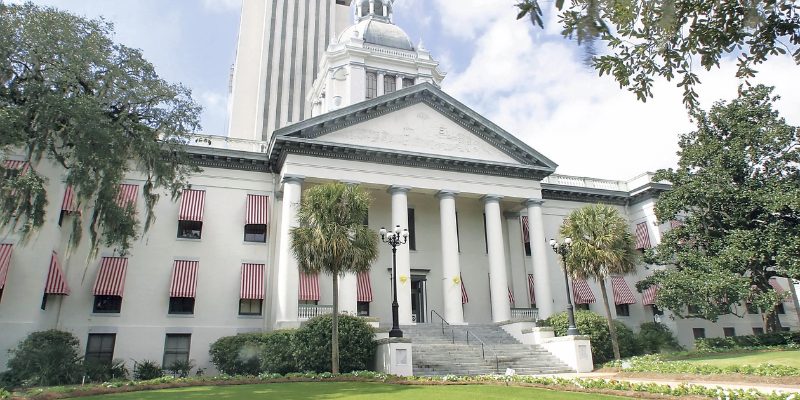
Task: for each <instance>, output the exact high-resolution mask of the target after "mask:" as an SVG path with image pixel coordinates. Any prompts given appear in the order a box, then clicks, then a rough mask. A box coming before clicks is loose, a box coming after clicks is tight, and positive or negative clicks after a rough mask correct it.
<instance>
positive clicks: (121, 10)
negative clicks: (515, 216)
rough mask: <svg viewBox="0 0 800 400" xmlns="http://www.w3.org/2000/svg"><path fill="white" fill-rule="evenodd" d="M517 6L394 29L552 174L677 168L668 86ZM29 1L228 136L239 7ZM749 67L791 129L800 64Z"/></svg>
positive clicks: (402, 17)
mask: <svg viewBox="0 0 800 400" xmlns="http://www.w3.org/2000/svg"><path fill="white" fill-rule="evenodd" d="M7 1H8V0H7ZM19 1H21V0H18V1H15V2H19ZM265 1H268V0H265ZM516 2H517V0H396V1H395V16H394V21H395V23H396V24H397V25H399V26H400V27H401V28H403V29H404V30H405V31H406V32H407V33H408V34H409V36H410V37H411V38H412V40H413V41H414V42H415V43H418V42H419V40H420V39H422V40H423V42H424V45H425V47H426V48H428V50H430V51H431V53H432V56H433V57H434V58H435V59H437V60H439V61H440V63H441V66H440V69H442V70H444V71H445V72H447V78H446V79H445V81H444V82H443V84H442V88H443V89H444V90H445V91H446V92H447V93H449V94H450V95H452V96H454V97H455V98H456V99H458V100H460V101H461V102H463V103H464V104H466V105H467V106H469V107H471V108H473V109H474V110H476V111H477V112H479V113H481V114H482V115H484V116H485V117H487V118H488V119H490V120H492V121H493V122H495V123H496V124H498V125H500V126H501V127H503V128H504V129H506V130H507V131H509V132H511V133H512V134H514V135H515V136H517V137H518V138H520V139H522V140H523V141H525V142H526V143H527V144H528V145H530V146H531V147H533V148H534V149H536V150H537V151H539V152H540V153H542V154H543V155H545V156H546V157H548V158H550V159H551V160H553V161H554V162H556V163H557V164H559V167H558V169H557V171H556V172H557V173H559V174H567V175H578V176H587V177H593V178H604V179H621V180H627V179H630V178H633V177H635V176H637V175H639V174H641V173H644V172H647V171H655V170H657V169H659V168H668V167H672V166H674V165H675V164H676V163H677V159H678V157H677V155H676V152H677V150H678V145H677V142H678V138H679V136H680V134H682V133H686V132H690V131H691V130H693V125H692V123H691V121H690V120H689V118H688V116H687V114H686V109H685V108H684V106H683V103H682V102H681V93H682V91H681V90H680V89H679V88H677V87H675V83H674V82H671V83H670V82H666V81H658V80H657V81H656V84H655V88H654V95H655V97H654V98H653V99H649V100H648V101H647V102H646V103H642V102H640V101H638V100H636V97H635V95H634V94H632V93H630V92H628V91H626V90H624V89H620V88H619V85H618V84H617V83H616V82H615V81H614V80H613V78H611V77H609V76H603V77H599V76H598V74H597V72H596V71H595V70H594V69H592V68H591V67H587V66H586V65H585V64H584V63H583V61H582V60H583V57H584V53H583V51H582V49H581V48H580V47H578V46H577V45H576V43H575V42H574V41H571V40H569V39H564V38H563V37H561V35H560V33H559V25H558V23H557V15H556V13H555V12H553V11H554V10H553V6H552V4H553V2H548V1H542V2H541V3H542V4H543V6H544V7H545V11H546V12H545V17H544V19H545V29H540V28H535V27H533V26H532V25H531V23H530V21H528V20H520V21H518V20H516V13H517V9H516V8H515V7H514V4H515V3H516ZM34 3H37V4H42V5H50V6H55V7H57V8H60V9H64V10H67V11H70V12H73V13H76V14H80V15H84V16H87V17H91V18H99V17H103V18H105V19H106V20H108V21H111V22H113V23H114V26H115V30H116V36H115V39H116V40H117V41H118V42H120V43H123V44H125V45H127V46H130V47H135V48H139V49H142V51H143V54H144V56H145V58H147V59H148V60H149V61H151V62H152V63H153V64H154V65H155V67H156V70H157V71H158V72H159V74H160V75H161V77H162V78H164V79H166V80H168V81H170V82H181V83H183V84H184V85H186V86H187V87H189V88H191V89H192V91H193V96H194V98H195V100H196V101H197V102H198V103H200V104H201V105H202V106H203V107H204V111H203V115H202V123H203V133H206V134H216V135H226V134H227V125H228V115H227V104H228V101H229V93H228V85H229V79H230V71H231V67H232V65H233V63H234V61H235V57H236V41H237V35H238V25H239V17H240V11H241V0H170V1H167V0H113V1H112V0H36V1H34ZM758 70H759V71H760V73H759V75H758V77H757V78H756V79H755V80H751V82H752V83H764V84H768V85H771V86H775V87H776V90H775V94H778V95H780V96H782V98H781V100H780V101H779V102H778V103H777V104H776V108H777V109H778V110H779V111H780V112H781V115H782V116H783V117H785V118H786V120H787V122H789V123H790V124H792V125H800V79H797V77H798V76H800V75H798V73H799V72H800V67H798V66H797V65H795V64H794V63H793V61H792V60H791V59H790V58H789V57H788V56H786V57H781V58H777V59H774V60H770V61H769V62H767V63H766V64H764V65H762V66H761V67H760V68H758ZM734 71H735V60H733V59H730V60H723V62H722V63H721V68H720V69H718V70H717V69H715V70H712V71H710V72H707V73H706V72H704V73H702V74H701V75H700V76H701V81H702V82H703V83H702V84H701V85H700V86H699V87H698V88H697V91H698V92H699V94H700V101H701V105H702V106H703V107H704V108H706V109H708V108H709V107H710V106H711V105H712V104H713V103H714V102H715V101H718V100H730V99H732V98H734V97H735V96H736V91H737V87H738V85H739V83H740V82H739V81H738V80H737V79H736V78H735V77H734Z"/></svg>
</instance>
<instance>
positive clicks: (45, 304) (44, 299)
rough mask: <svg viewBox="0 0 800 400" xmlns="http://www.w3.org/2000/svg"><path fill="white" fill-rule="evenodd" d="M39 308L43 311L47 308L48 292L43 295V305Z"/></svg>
mask: <svg viewBox="0 0 800 400" xmlns="http://www.w3.org/2000/svg"><path fill="white" fill-rule="evenodd" d="M39 308H41V309H42V310H43V311H44V310H46V309H47V293H45V294H44V295H42V306H41V307H39Z"/></svg>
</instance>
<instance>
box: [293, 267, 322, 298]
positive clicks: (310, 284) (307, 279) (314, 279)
mask: <svg viewBox="0 0 800 400" xmlns="http://www.w3.org/2000/svg"><path fill="white" fill-rule="evenodd" d="M298 292H299V293H298V294H297V299H298V300H301V301H319V275H318V274H314V275H306V274H304V273H302V272H301V273H300V287H299V288H298Z"/></svg>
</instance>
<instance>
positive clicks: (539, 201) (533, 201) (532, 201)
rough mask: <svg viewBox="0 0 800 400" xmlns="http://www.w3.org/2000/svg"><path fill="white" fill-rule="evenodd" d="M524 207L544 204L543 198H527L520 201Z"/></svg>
mask: <svg viewBox="0 0 800 400" xmlns="http://www.w3.org/2000/svg"><path fill="white" fill-rule="evenodd" d="M522 204H524V205H525V207H534V206H541V205H542V204H544V200H542V199H528V200H525V201H523V202H522Z"/></svg>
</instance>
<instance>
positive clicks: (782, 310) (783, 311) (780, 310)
mask: <svg viewBox="0 0 800 400" xmlns="http://www.w3.org/2000/svg"><path fill="white" fill-rule="evenodd" d="M775 312H777V313H778V314H786V309H785V308H784V307H783V303H778V306H777V307H775Z"/></svg>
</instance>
